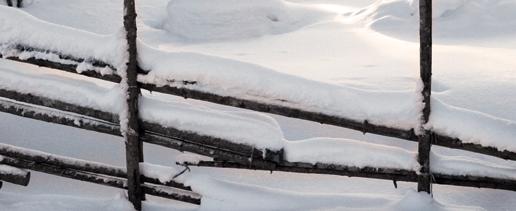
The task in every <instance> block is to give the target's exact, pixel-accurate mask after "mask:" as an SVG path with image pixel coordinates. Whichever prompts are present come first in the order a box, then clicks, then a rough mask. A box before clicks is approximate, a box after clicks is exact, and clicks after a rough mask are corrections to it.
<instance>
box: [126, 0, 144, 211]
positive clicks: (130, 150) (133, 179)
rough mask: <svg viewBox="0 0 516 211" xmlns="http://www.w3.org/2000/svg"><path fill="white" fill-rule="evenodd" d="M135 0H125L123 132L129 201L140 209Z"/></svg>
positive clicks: (141, 152) (140, 156)
mask: <svg viewBox="0 0 516 211" xmlns="http://www.w3.org/2000/svg"><path fill="white" fill-rule="evenodd" d="M134 1H135V0H124V27H125V31H126V39H127V44H128V51H129V58H128V61H127V70H126V77H127V78H126V80H122V82H121V83H124V82H125V83H126V84H125V86H127V100H126V103H127V127H126V131H125V134H124V138H125V141H126V142H125V144H126V161H127V191H128V194H127V195H128V198H129V201H130V202H131V203H132V204H133V206H134V208H135V209H136V210H141V206H142V204H141V203H142V202H141V201H142V200H144V198H145V196H144V193H143V189H142V186H141V184H142V179H141V178H140V167H139V165H140V162H143V150H142V142H141V140H140V138H139V133H140V130H139V122H138V97H139V96H140V88H139V87H138V83H137V81H136V78H137V76H138V72H137V70H138V63H137V50H136V36H137V28H136V9H135V2H134Z"/></svg>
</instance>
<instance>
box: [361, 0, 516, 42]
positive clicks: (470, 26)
mask: <svg viewBox="0 0 516 211" xmlns="http://www.w3.org/2000/svg"><path fill="white" fill-rule="evenodd" d="M432 3H433V7H434V8H433V20H434V26H435V27H434V29H435V30H434V36H436V37H438V38H445V39H455V40H458V39H463V40H464V39H466V40H467V39H478V38H486V37H503V36H507V34H514V33H516V21H515V20H514V17H515V14H514V11H515V10H516V1H513V0H434V1H433V2H432ZM418 8H419V1H418V0H379V1H376V2H375V3H374V4H372V5H370V6H369V7H366V8H364V9H362V10H359V11H358V12H356V13H355V14H354V15H355V16H356V17H358V18H362V19H363V20H364V21H365V24H366V25H368V26H369V27H371V28H372V29H374V30H377V31H380V32H383V33H387V34H390V35H394V36H399V37H403V38H406V39H413V38H414V37H412V38H409V37H410V36H407V34H404V32H406V31H407V30H409V31H413V32H415V31H417V30H418V26H419V19H418V18H419V10H418ZM400 28H402V29H404V30H400ZM479 29H481V30H482V32H481V33H479V32H478V30H479ZM409 35H411V36H412V34H409Z"/></svg>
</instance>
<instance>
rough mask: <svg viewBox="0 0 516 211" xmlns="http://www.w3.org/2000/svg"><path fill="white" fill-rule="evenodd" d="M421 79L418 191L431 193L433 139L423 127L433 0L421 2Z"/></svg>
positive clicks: (427, 103)
mask: <svg viewBox="0 0 516 211" xmlns="http://www.w3.org/2000/svg"><path fill="white" fill-rule="evenodd" d="M419 16H420V26H419V39H420V41H419V42H420V77H421V81H422V86H423V87H422V91H421V94H422V97H423V103H424V108H423V113H422V118H421V127H420V130H421V131H420V132H421V134H420V135H419V145H418V161H419V164H420V165H421V169H420V174H419V175H418V185H417V189H418V191H420V192H421V191H424V192H427V193H430V192H431V174H430V149H431V147H432V138H431V133H430V131H429V130H426V129H424V127H423V125H424V124H426V123H427V122H428V119H429V117H430V94H431V92H432V0H419Z"/></svg>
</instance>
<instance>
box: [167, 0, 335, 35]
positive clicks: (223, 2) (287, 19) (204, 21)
mask: <svg viewBox="0 0 516 211" xmlns="http://www.w3.org/2000/svg"><path fill="white" fill-rule="evenodd" d="M167 10H168V17H167V19H166V22H165V26H164V27H165V29H166V30H167V31H169V32H170V33H171V34H172V35H175V36H178V37H181V38H184V39H186V40H192V41H211V40H229V39H243V38H251V37H260V36H264V35H269V34H281V33H286V32H290V31H294V30H296V29H298V28H301V27H303V26H306V25H308V24H312V23H315V22H316V21H318V20H320V19H321V18H322V17H324V16H325V13H323V12H322V11H321V10H316V9H313V8H308V7H304V6H300V5H298V4H294V3H287V2H285V1H284V0H259V1H257V0H210V1H206V0H171V1H170V2H169V3H168V6H167Z"/></svg>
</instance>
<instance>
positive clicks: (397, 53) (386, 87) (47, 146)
mask: <svg viewBox="0 0 516 211" xmlns="http://www.w3.org/2000/svg"><path fill="white" fill-rule="evenodd" d="M207 2H209V3H210V4H209V5H208V3H207ZM417 2H418V1H416V0H410V1H409V0H378V1H373V0H345V1H344V0H289V1H287V0H283V1H280V0H263V1H262V0H256V1H253V0H212V1H208V0H205V1H202V0H149V1H137V10H138V18H139V19H138V26H139V28H138V32H139V34H138V35H139V40H138V50H139V62H140V64H141V65H142V66H143V67H144V68H145V69H147V70H151V73H150V74H149V75H148V76H145V77H141V78H139V80H141V81H149V82H156V83H158V84H160V85H172V86H183V85H182V84H181V83H177V84H176V83H174V82H175V81H178V80H195V81H197V84H196V85H188V86H190V87H189V88H192V89H197V90H202V91H211V92H215V93H217V94H220V95H224V96H236V97H243V98H247V99H253V100H255V99H259V100H264V101H267V102H269V103H272V104H281V105H288V106H292V107H296V108H302V109H306V110H311V111H316V112H325V113H329V114H333V115H339V116H343V117H348V118H352V119H354V120H357V121H364V120H368V122H370V123H381V124H385V125H389V126H392V127H399V128H405V129H409V128H413V127H417V124H418V118H419V117H418V115H417V112H418V110H419V109H420V106H421V105H420V104H419V103H418V101H417V100H418V99H419V97H418V93H417V92H416V87H417V82H418V81H419V72H418V70H419V64H418V55H419V50H418V47H419V43H418V42H417V41H418V37H417V34H418V30H417V26H418V20H417V16H418V14H417ZM0 4H4V2H3V1H0ZM434 4H435V9H434V20H435V23H434V32H435V33H434V35H435V40H434V44H435V45H434V66H433V67H434V70H433V71H434V73H433V74H434V77H433V84H432V85H433V86H432V88H433V90H432V91H433V92H432V94H433V95H432V96H433V98H432V99H433V102H432V107H433V109H432V115H431V120H430V123H429V124H428V125H426V127H428V128H431V129H433V130H436V131H438V132H439V133H442V134H444V135H449V136H456V137H459V138H460V139H462V140H463V141H465V142H469V143H478V144H482V145H485V146H493V147H497V148H498V149H507V150H515V149H516V148H515V144H514V137H516V135H515V131H516V126H515V123H516V109H514V108H515V106H516V91H515V90H516V83H515V81H516V69H515V67H516V63H515V62H514V58H516V51H514V49H516V40H515V39H514V37H515V35H516V33H515V32H516V31H515V28H516V26H515V25H516V24H515V22H514V20H516V15H515V13H514V12H513V11H514V10H515V6H514V5H516V1H514V0H434ZM121 5H122V1H121V0H111V1H105V0H69V1H62V0H33V1H32V2H30V4H27V7H26V8H23V9H21V10H20V9H13V8H7V7H4V6H0V43H1V45H0V51H1V52H0V53H2V54H4V55H18V56H21V57H22V58H24V59H28V58H31V57H37V58H44V59H48V60H51V61H60V62H64V63H67V62H71V61H67V60H60V58H57V57H56V55H55V54H52V52H47V53H37V54H34V53H28V52H17V51H13V50H12V48H11V47H12V45H13V44H25V45H32V46H33V47H39V48H45V49H50V50H52V51H57V52H61V53H64V54H68V55H72V56H76V57H87V58H89V59H98V60H102V61H106V62H108V63H110V64H111V65H113V66H114V67H115V68H118V67H121V66H123V64H122V63H123V62H122V63H121V62H120V61H124V55H121V54H117V53H114V52H124V51H123V43H120V42H118V41H119V37H120V36H121V35H122V34H121V33H120V29H121V27H122V9H121ZM121 49H122V50H121ZM89 65H91V64H90V63H88V62H84V63H81V64H80V65H79V68H78V69H77V71H78V72H80V71H83V70H84V69H85V68H86V67H88V66H89ZM98 71H99V72H101V73H110V71H112V70H110V69H106V68H102V69H98ZM0 72H1V73H2V74H0V88H3V89H15V90H18V91H21V92H24V93H34V94H38V95H43V96H46V97H48V98H52V99H59V100H62V101H66V102H70V103H76V104H81V105H83V106H86V107H91V108H96V109H100V110H104V111H111V112H114V113H117V112H119V111H120V109H121V107H120V100H119V99H121V98H120V90H119V87H117V86H115V85H113V84H111V83H106V82H99V81H97V80H92V79H87V78H85V77H80V76H75V75H70V74H64V73H61V72H57V71H52V70H49V69H45V68H36V67H33V66H30V65H25V64H17V63H14V62H8V61H4V60H2V61H0ZM78 96H80V97H78ZM115 99H118V100H115ZM141 106H142V116H143V118H146V120H152V121H156V122H158V123H161V124H166V125H169V126H173V127H177V128H179V129H183V130H188V131H196V132H200V133H203V134H207V135H212V136H217V137H222V138H226V139H229V140H232V141H235V142H238V143H246V144H252V145H254V146H256V147H259V148H266V147H267V148H271V149H281V148H284V149H285V154H286V156H287V157H288V159H289V160H290V161H294V162H296V161H297V162H308V163H317V162H335V163H336V164H342V165H352V166H359V167H364V166H375V167H397V168H403V169H416V168H417V162H416V158H415V152H416V151H417V146H416V145H415V143H412V142H404V141H401V140H397V139H393V138H386V137H381V136H376V135H365V136H364V135H362V134H361V133H360V132H357V131H350V130H346V129H343V128H337V127H332V126H326V125H320V124H318V123H313V122H307V121H301V120H295V119H289V118H283V117H278V116H274V115H265V114H257V113H256V112H249V111H241V110H239V109H235V108H228V107H224V106H217V105H213V104H208V103H202V102H198V101H193V100H183V99H180V98H175V97H170V96H165V95H161V94H156V93H144V97H143V100H142V104H141ZM35 109H39V108H35ZM0 139H1V140H0V142H2V143H8V144H12V145H16V146H22V147H29V148H32V149H37V150H42V151H45V152H52V153H56V154H59V155H66V156H72V157H76V158H78V159H84V160H93V161H97V162H106V163H108V164H110V165H115V166H123V165H124V163H125V160H124V151H123V149H124V146H123V142H121V141H120V138H118V137H113V136H108V135H104V134H99V133H93V132H88V131H81V130H78V129H75V128H68V127H63V126H57V125H53V124H45V123H42V122H38V121H34V120H27V119H23V118H19V117H14V116H12V115H6V114H0ZM144 150H145V161H146V162H150V163H155V164H156V165H161V166H166V167H165V168H150V169H146V170H148V171H147V173H149V174H153V175H154V176H157V177H161V178H162V179H164V180H166V179H169V178H170V176H171V175H172V174H171V172H172V171H171V170H170V169H168V168H174V169H182V167H178V166H175V163H176V162H177V161H198V160H200V159H205V158H199V157H196V156H191V155H185V154H182V153H179V152H176V151H174V150H170V149H163V148H161V147H157V146H152V145H145V147H144ZM371 153H376V154H371ZM373 155H374V156H373ZM431 159H432V170H433V171H436V172H441V173H448V174H456V175H475V176H479V175H487V176H492V177H500V178H507V179H515V175H516V172H515V171H516V162H513V161H506V160H501V159H498V158H493V157H489V156H483V155H479V154H474V153H470V152H464V151H459V150H452V149H444V148H441V147H435V146H434V147H433V148H432V157H431ZM144 168H145V167H144ZM158 169H161V170H158ZM164 169H168V170H164ZM162 170H163V171H162ZM31 173H32V180H31V184H30V185H29V187H18V186H14V185H12V184H8V183H4V187H3V189H2V191H1V195H0V210H129V209H130V205H128V203H127V201H126V200H125V198H124V197H121V196H117V197H114V196H115V195H120V194H119V193H120V190H117V189H112V188H108V187H103V186H97V185H91V184H88V183H83V182H80V181H74V180H69V179H64V178H58V177H54V176H49V175H46V174H41V173H37V172H31ZM178 179H180V180H181V181H185V182H187V183H188V184H190V185H192V187H193V188H194V190H196V191H198V192H199V193H201V194H202V195H203V196H204V198H203V205H202V206H200V207H198V206H191V205H186V204H184V203H178V202H174V201H169V200H161V199H156V198H154V197H149V202H146V203H145V205H144V207H145V210H198V209H200V210H278V209H280V210H476V209H484V210H511V209H513V208H514V207H516V201H515V200H513V199H514V198H515V197H516V194H515V193H514V192H510V191H502V190H492V189H476V188H464V187H455V186H441V185H434V186H433V189H434V199H433V200H432V199H431V198H430V197H429V196H427V195H425V194H418V193H415V192H414V191H413V189H415V184H413V183H402V182H398V189H394V187H393V184H392V181H382V180H371V179H363V178H347V177H338V176H328V175H306V174H292V173H280V172H274V173H272V174H271V173H270V172H268V171H246V170H230V169H213V168H192V171H191V172H187V173H185V174H184V175H182V176H180V178H178ZM49 193H52V194H60V195H50V194H49ZM91 197H97V198H91Z"/></svg>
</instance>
